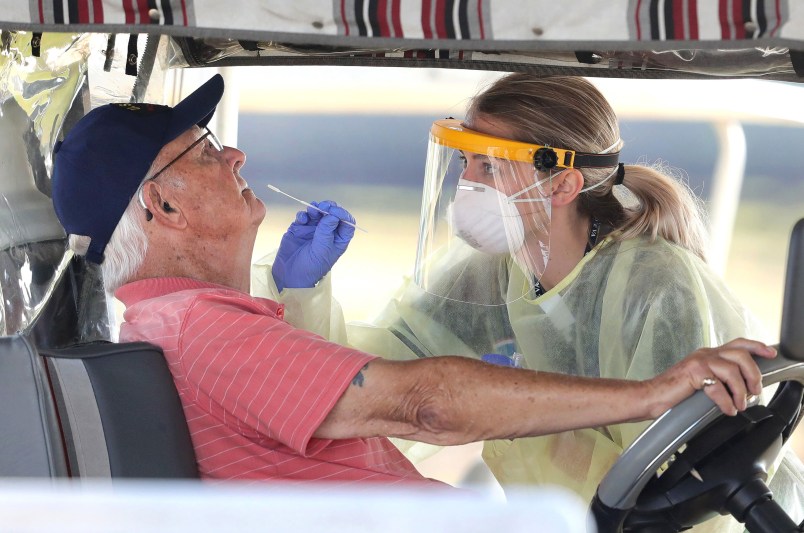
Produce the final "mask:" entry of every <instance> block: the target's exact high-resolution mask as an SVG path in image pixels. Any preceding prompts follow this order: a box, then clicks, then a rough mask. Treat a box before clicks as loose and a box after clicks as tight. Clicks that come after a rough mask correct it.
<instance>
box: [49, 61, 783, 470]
mask: <svg viewBox="0 0 804 533" xmlns="http://www.w3.org/2000/svg"><path fill="white" fill-rule="evenodd" d="M222 94H223V81H222V78H221V77H220V76H215V77H213V78H212V79H210V80H209V81H208V82H207V83H206V84H204V85H203V86H202V87H200V88H199V89H198V90H197V91H195V92H194V93H193V94H192V95H190V96H189V97H187V98H186V99H185V100H183V101H182V102H181V103H179V104H178V105H177V106H176V107H174V108H170V107H166V106H157V105H150V104H117V105H115V104H113V105H107V106H103V107H100V108H98V109H95V110H93V111H91V112H90V113H89V114H87V116H86V117H84V118H83V119H82V120H81V121H79V123H78V124H76V125H75V126H74V127H73V129H72V130H71V131H70V132H69V133H68V134H67V136H66V138H65V139H64V142H63V143H61V144H60V145H59V146H57V147H56V154H55V166H54V176H53V201H54V205H55V209H56V213H57V215H58V216H59V219H60V220H61V222H62V224H63V225H64V227H65V228H66V230H67V231H68V233H70V234H71V239H72V242H73V246H81V243H82V242H83V247H84V250H83V253H85V254H86V257H87V259H88V260H89V261H94V262H96V263H102V268H103V274H104V279H105V283H106V284H107V288H108V289H109V290H116V296H117V297H118V298H119V299H120V300H122V302H123V303H124V304H125V305H126V311H125V315H124V318H125V322H124V324H123V325H122V327H121V332H120V337H121V339H123V340H145V341H150V342H152V343H155V344H158V345H159V346H161V347H162V349H163V350H164V353H165V357H166V358H167V361H168V363H169V366H170V369H171V372H172V374H173V378H174V380H175V383H176V386H177V388H178V391H179V395H180V397H181V401H182V405H183V407H184V410H185V414H186V416H187V422H188V424H189V428H190V432H191V434H192V439H193V444H194V447H195V450H196V454H197V458H198V463H199V468H200V471H201V474H202V476H204V477H207V478H222V479H282V480H330V481H340V482H347V481H379V482H386V483H397V482H415V483H422V484H426V483H431V482H430V481H429V480H426V479H424V478H423V477H422V476H421V475H420V474H419V473H418V472H417V471H416V470H415V468H414V467H413V466H412V465H411V464H410V463H409V462H408V461H407V460H406V459H405V458H404V457H403V456H402V455H401V454H400V453H399V452H398V451H397V450H396V449H395V448H394V446H393V445H392V444H391V443H390V441H388V440H387V438H386V437H387V436H397V437H403V438H406V439H411V440H420V441H424V442H430V443H436V444H460V443H466V442H471V441H477V440H483V439H491V438H515V437H521V436H531V435H539V434H544V433H548V432H557V431H564V430H568V429H572V428H580V427H592V426H600V425H607V424H611V423H615V422H622V421H629V420H632V421H637V420H646V419H650V418H655V417H656V416H658V415H660V414H661V413H662V412H664V411H665V410H666V409H668V408H669V407H671V406H672V405H674V404H675V403H677V402H678V401H680V400H682V399H683V398H685V397H687V396H688V395H690V394H691V393H692V392H694V391H695V390H696V389H700V388H705V390H706V393H707V394H708V395H709V396H710V397H711V398H712V399H713V400H714V401H715V402H717V404H718V405H719V406H720V408H721V409H722V410H723V411H724V412H726V413H727V414H735V413H736V412H737V411H738V410H742V409H744V408H745V407H746V402H745V395H746V393H747V392H751V393H754V394H756V393H759V392H760V377H759V373H758V370H757V368H756V365H755V364H754V363H753V361H752V360H751V357H750V354H749V352H753V353H756V354H758V355H761V356H766V357H772V356H773V350H772V349H771V348H768V347H767V346H765V345H763V344H761V343H756V342H753V341H748V340H743V339H739V340H736V341H732V342H731V343H729V344H727V345H725V346H724V347H721V348H717V349H702V350H699V351H697V352H695V353H693V354H692V355H690V356H689V357H688V358H687V359H685V360H684V361H682V362H681V363H679V364H678V365H676V366H674V367H673V368H671V369H670V370H668V371H667V372H665V373H664V374H661V375H659V376H657V377H656V378H653V379H651V380H648V381H644V382H627V381H619V380H599V379H584V378H577V377H569V376H560V375H551V374H546V373H538V372H531V371H527V370H519V369H513V368H503V367H496V366H492V365H489V364H487V363H483V362H480V361H475V360H471V359H465V358H461V357H436V358H429V359H423V360H417V361H404V362H392V361H386V360H382V359H378V358H376V357H375V356H372V355H370V354H366V353H363V352H359V351H356V350H352V349H349V348H346V347H343V346H340V345H337V344H333V343H330V342H328V341H326V340H324V339H323V338H321V337H319V336H317V335H315V334H313V333H310V332H308V331H305V330H301V329H296V328H294V327H292V326H291V325H289V324H288V323H287V322H285V321H284V320H283V306H281V305H280V304H278V303H277V302H275V301H271V300H267V299H262V298H254V297H251V296H249V294H248V292H249V269H250V262H251V256H252V247H253V244H254V240H255V237H256V233H257V228H258V226H259V224H260V222H261V221H262V219H263V217H264V216H265V206H264V205H263V203H262V202H261V201H260V200H259V199H258V198H257V197H256V196H255V195H254V193H253V192H252V191H251V190H250V189H249V188H248V186H247V184H246V182H245V181H244V180H243V178H242V177H241V176H240V173H239V171H240V169H241V168H242V166H243V164H244V163H245V159H246V158H245V154H243V152H241V151H239V150H237V149H235V148H231V147H224V146H221V145H220V144H219V143H218V142H217V140H216V139H215V138H214V136H213V135H212V134H211V132H210V131H209V130H208V129H206V125H207V123H208V122H209V120H210V118H211V116H212V113H213V112H214V111H215V107H216V105H217V103H218V101H219V100H220V98H221V96H222ZM320 207H321V208H322V209H324V211H327V212H328V214H326V215H320V214H319V213H318V212H317V211H314V210H309V211H308V213H307V215H306V216H300V217H299V218H298V219H297V221H296V223H295V224H294V225H293V226H292V227H291V230H290V233H289V234H288V235H286V239H283V247H282V249H281V253H280V255H281V259H280V261H279V262H278V263H279V266H278V267H277V268H275V270H274V273H275V274H276V275H277V277H279V278H281V279H280V280H279V282H278V286H280V287H303V286H305V284H309V283H311V282H313V283H314V282H315V281H316V280H317V279H318V278H320V277H321V276H323V275H324V274H326V272H327V271H328V270H329V269H330V268H331V266H332V264H333V263H334V261H336V260H337V258H338V256H339V255H340V254H341V253H343V251H344V250H345V249H346V245H347V244H348V242H349V239H350V238H351V236H352V232H353V228H352V227H351V226H349V225H348V224H346V223H345V222H344V221H348V222H353V220H352V219H351V216H350V215H349V214H348V213H347V212H346V211H344V210H343V209H341V208H340V207H338V206H337V205H335V204H334V203H330V202H323V203H322V204H320ZM305 232H306V237H305V236H304V235H303V234H305ZM297 237H298V238H297ZM300 280H301V281H300ZM308 286H309V285H308ZM501 405H505V406H506V408H505V409H499V407H498V406H501Z"/></svg>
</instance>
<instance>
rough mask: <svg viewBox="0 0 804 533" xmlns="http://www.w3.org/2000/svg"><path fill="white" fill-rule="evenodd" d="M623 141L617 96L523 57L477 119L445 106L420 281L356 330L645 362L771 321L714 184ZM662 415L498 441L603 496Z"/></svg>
mask: <svg viewBox="0 0 804 533" xmlns="http://www.w3.org/2000/svg"><path fill="white" fill-rule="evenodd" d="M622 146H623V141H622V139H621V137H620V132H619V126H618V121H617V117H616V115H615V113H614V111H613V110H612V108H611V106H610V105H609V103H608V102H607V101H606V99H605V98H604V97H603V95H602V94H601V93H600V92H599V91H598V90H597V89H596V88H595V87H594V86H593V85H592V84H591V83H589V82H588V81H586V80H584V79H582V78H577V77H551V78H540V77H536V76H533V75H529V74H511V75H507V76H505V77H503V78H500V79H499V80H498V81H497V82H495V83H494V84H492V85H491V86H490V87H488V88H487V89H486V90H484V91H483V92H481V93H480V94H478V95H477V96H476V97H475V98H474V99H473V100H472V102H471V104H470V106H469V109H468V110H467V113H466V117H465V119H464V120H463V121H459V120H441V121H436V122H435V123H434V124H433V127H432V129H431V136H430V148H429V152H428V158H427V166H426V176H425V183H424V195H423V207H422V220H421V222H420V227H421V234H420V239H419V247H418V254H417V265H416V270H415V273H414V276H413V281H412V282H411V283H409V284H408V285H407V286H405V287H403V289H402V290H401V291H400V293H399V297H398V298H397V299H395V300H394V301H392V302H390V304H389V305H388V306H387V308H386V309H385V311H384V312H383V313H382V315H381V316H380V317H378V318H377V320H376V321H375V322H374V323H373V324H372V325H370V326H368V325H349V327H348V336H349V342H350V343H351V344H352V345H355V346H357V347H359V348H361V349H363V350H366V351H369V352H372V353H377V354H381V355H385V356H387V357H392V358H410V357H429V356H434V355H440V354H452V353H457V354H463V355H469V356H474V357H482V358H484V359H486V360H487V361H490V362H495V363H502V364H508V365H511V366H524V367H526V368H530V369H534V370H543V371H551V372H561V373H566V374H572V375H580V376H595V377H598V376H599V377H607V378H625V379H645V378H648V377H651V376H654V375H656V374H659V373H661V372H662V371H664V370H665V369H667V368H669V367H670V366H672V365H673V364H674V363H675V362H677V361H678V360H680V359H681V358H683V357H684V355H685V354H687V353H689V352H690V351H692V350H694V349H695V348H696V347H698V346H717V345H719V344H723V343H724V342H727V341H729V340H731V339H733V338H736V337H741V336H745V337H757V336H759V337H760V338H761V332H760V331H759V328H758V325H757V322H756V321H755V320H754V319H753V318H752V316H751V314H750V313H749V312H748V311H747V310H746V308H745V307H744V306H743V305H742V304H741V303H740V302H739V301H738V300H737V298H735V297H734V296H733V295H732V294H731V292H730V291H729V290H728V288H727V287H726V286H725V284H724V283H723V282H722V281H721V280H720V279H719V278H718V276H717V275H715V274H714V273H713V272H712V271H711V270H710V268H709V267H708V266H707V264H706V257H705V223H704V220H703V213H702V210H701V206H700V203H699V201H698V199H697V198H696V197H695V196H694V194H692V192H691V191H690V190H689V189H688V187H687V186H686V185H685V184H683V183H682V182H680V181H678V180H677V179H675V178H673V177H671V176H670V175H668V174H667V173H665V172H663V171H662V169H659V168H652V167H649V166H644V165H632V164H623V162H622V161H621V160H620V156H619V155H620V150H621V148H622ZM258 278H262V279H265V276H258ZM477 400H478V401H483V398H478V399H477ZM555 401H556V402H572V401H573V399H572V398H556V399H555ZM498 407H499V409H501V410H504V409H505V406H504V405H499V406H498ZM645 427H646V424H622V425H613V426H607V427H600V428H597V429H589V430H582V431H573V432H567V433H562V434H557V435H550V436H545V437H538V438H527V439H517V440H495V441H490V442H487V443H486V444H485V447H484V452H483V458H484V460H485V462H486V463H487V465H488V466H489V468H490V469H491V471H492V472H493V474H494V475H495V477H496V478H497V480H498V481H499V482H500V483H501V484H502V485H503V487H510V486H515V485H523V484H525V485H527V484H543V483H549V484H558V485H562V486H565V487H567V488H569V489H571V490H573V491H575V492H576V493H578V494H579V495H581V496H582V497H583V498H584V499H586V500H587V501H589V500H591V498H592V497H593V495H594V493H595V490H596V487H597V485H598V483H599V482H600V480H601V478H602V477H603V475H604V474H605V473H606V472H607V471H608V469H609V468H610V467H611V465H612V464H613V463H614V461H616V459H617V458H618V456H619V455H620V453H621V452H622V451H623V450H624V449H625V448H626V447H627V446H629V445H630V444H631V443H632V442H633V441H634V439H635V438H636V436H637V435H638V434H639V433H640V432H641V431H642V430H643V429H644V428H645ZM790 494H791V495H792V496H794V498H793V501H795V498H796V496H795V494H794V493H790ZM782 496H783V495H782Z"/></svg>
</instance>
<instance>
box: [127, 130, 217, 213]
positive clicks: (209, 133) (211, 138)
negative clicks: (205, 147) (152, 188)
mask: <svg viewBox="0 0 804 533" xmlns="http://www.w3.org/2000/svg"><path fill="white" fill-rule="evenodd" d="M204 129H206V133H204V134H203V135H202V136H201V137H199V138H198V139H196V140H195V141H193V143H192V144H191V145H190V146H188V147H187V148H185V149H184V150H182V152H181V153H180V154H179V155H177V156H176V157H174V158H173V159H171V160H170V162H169V163H168V164H167V165H165V166H163V167H162V168H161V169H159V171H158V172H156V173H155V174H154V175H153V176H150V177H148V178H145V179H144V180H143V181H142V183H141V184H140V186H139V188H138V189H137V199H138V200H139V202H140V206H142V208H143V209H145V211H146V212H147V216H148V220H151V217H152V215H151V213H150V211H148V208H147V207H146V206H145V200H144V199H143V198H142V186H143V185H145V182H147V181H151V180H155V179H156V178H158V177H159V175H160V174H162V173H163V172H164V171H166V170H167V169H168V168H169V167H170V165H172V164H173V163H175V162H176V161H178V160H179V159H181V158H182V157H184V156H185V155H187V153H188V152H189V151H190V150H192V149H193V148H195V147H196V146H198V145H199V144H201V143H202V142H204V139H207V138H209V144H210V145H211V146H212V148H214V149H215V150H217V151H218V152H223V143H222V142H221V141H220V140H219V139H218V138H217V137H216V136H215V134H214V133H212V131H210V129H209V128H204Z"/></svg>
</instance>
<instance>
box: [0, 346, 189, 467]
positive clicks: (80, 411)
mask: <svg viewBox="0 0 804 533" xmlns="http://www.w3.org/2000/svg"><path fill="white" fill-rule="evenodd" d="M0 432H2V434H3V438H2V439H0V477H82V478H119V477H125V478H193V477H198V470H197V466H196V462H195V454H194V452H193V447H192V443H191V441H190V435H189V431H188V429H187V422H186V420H185V418H184V413H183V411H182V407H181V403H180V401H179V397H178V394H177V392H176V388H175V386H174V384H173V379H172V378H171V375H170V372H169V370H168V368H167V364H166V362H165V360H164V357H163V354H162V351H161V350H160V349H159V348H158V347H156V346H153V345H150V344H147V343H141V342H136V343H119V344H115V343H110V342H96V343H89V344H80V345H75V346H71V347H67V348H60V349H42V350H37V349H36V348H35V347H34V346H33V344H32V343H31V342H30V341H29V340H28V339H27V338H26V337H24V336H21V335H12V336H7V337H2V338H0Z"/></svg>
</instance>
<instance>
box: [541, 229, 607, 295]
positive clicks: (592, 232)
mask: <svg viewBox="0 0 804 533" xmlns="http://www.w3.org/2000/svg"><path fill="white" fill-rule="evenodd" d="M600 226H601V224H600V221H599V220H598V219H596V218H592V223H591V224H590V225H589V239H587V241H586V249H585V250H584V252H583V255H584V257H586V254H588V253H589V252H591V251H592V248H594V247H595V246H596V245H597V240H598V238H599V237H600ZM546 292H547V291H546V290H544V287H542V284H541V282H540V281H539V280H538V279H536V278H533V294H534V298H538V297H539V296H541V295H542V294H544V293H546Z"/></svg>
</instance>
